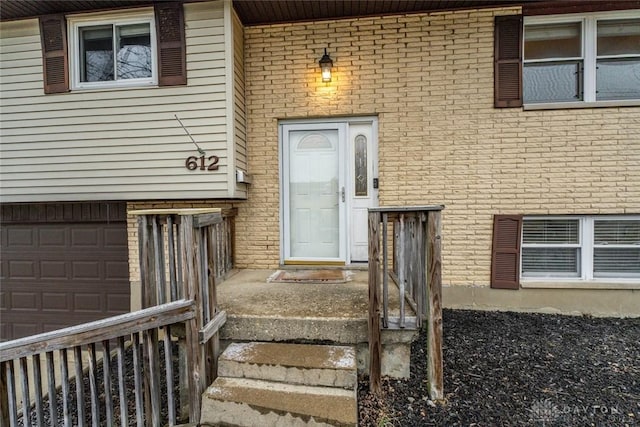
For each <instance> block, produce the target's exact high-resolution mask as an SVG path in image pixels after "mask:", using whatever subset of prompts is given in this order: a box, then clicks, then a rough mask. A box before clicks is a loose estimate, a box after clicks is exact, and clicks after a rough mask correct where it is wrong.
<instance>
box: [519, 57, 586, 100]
mask: <svg viewBox="0 0 640 427" xmlns="http://www.w3.org/2000/svg"><path fill="white" fill-rule="evenodd" d="M581 64H582V63H581V62H562V63H557V62H555V63H542V64H525V65H524V68H523V70H522V79H523V83H522V89H523V96H524V102H525V103H535V102H569V101H581V100H582V93H581V92H582V91H581V89H580V67H581Z"/></svg>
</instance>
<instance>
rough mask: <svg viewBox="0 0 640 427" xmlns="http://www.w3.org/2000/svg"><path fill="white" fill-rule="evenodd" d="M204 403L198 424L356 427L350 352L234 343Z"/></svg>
mask: <svg viewBox="0 0 640 427" xmlns="http://www.w3.org/2000/svg"><path fill="white" fill-rule="evenodd" d="M218 374H219V376H218V378H217V379H216V380H215V381H214V382H213V384H212V385H211V386H210V387H209V388H208V389H207V390H206V391H205V393H204V394H203V397H202V417H201V423H202V424H210V425H222V426H229V425H233V426H265V427H266V426H356V425H357V422H358V405H357V366H356V352H355V349H354V348H353V347H348V346H330V345H307V344H281V343H264V342H260V343H259V342H251V343H232V344H230V345H229V346H228V347H227V349H226V350H225V351H224V352H223V354H222V355H221V356H220V358H219V364H218Z"/></svg>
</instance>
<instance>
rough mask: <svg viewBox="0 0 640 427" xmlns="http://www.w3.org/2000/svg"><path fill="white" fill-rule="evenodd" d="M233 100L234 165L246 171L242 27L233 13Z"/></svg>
mask: <svg viewBox="0 0 640 427" xmlns="http://www.w3.org/2000/svg"><path fill="white" fill-rule="evenodd" d="M233 77H234V79H233V81H234V89H233V95H234V96H233V101H234V119H235V120H234V126H235V140H236V141H235V142H236V166H237V167H238V169H241V170H243V171H247V137H246V128H247V125H246V106H245V94H244V29H243V27H242V23H241V22H240V20H239V19H238V16H237V15H236V14H235V13H234V14H233Z"/></svg>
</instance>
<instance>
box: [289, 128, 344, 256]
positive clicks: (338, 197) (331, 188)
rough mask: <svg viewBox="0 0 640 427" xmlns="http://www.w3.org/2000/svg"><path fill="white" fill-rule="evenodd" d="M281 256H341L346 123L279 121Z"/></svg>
mask: <svg viewBox="0 0 640 427" xmlns="http://www.w3.org/2000/svg"><path fill="white" fill-rule="evenodd" d="M282 134H283V147H282V154H283V165H284V168H283V184H284V185H283V193H284V194H283V196H284V197H283V199H284V204H283V205H284V206H283V214H284V239H283V240H284V241H283V243H284V261H285V262H287V261H344V260H345V258H346V247H345V246H346V245H345V243H346V239H345V235H344V234H345V233H344V229H345V223H346V221H345V206H346V203H345V200H344V199H343V194H344V186H345V173H344V156H343V155H342V153H341V151H342V150H343V149H344V145H345V139H346V134H345V126H344V125H343V124H339V123H328V124H307V125H283V127H282Z"/></svg>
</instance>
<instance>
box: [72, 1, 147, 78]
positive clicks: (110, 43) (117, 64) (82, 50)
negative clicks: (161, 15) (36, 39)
mask: <svg viewBox="0 0 640 427" xmlns="http://www.w3.org/2000/svg"><path fill="white" fill-rule="evenodd" d="M69 26H70V31H69V34H70V37H69V39H70V40H69V41H70V49H69V59H70V64H71V76H72V79H71V83H72V89H88V88H108V87H121V86H144V85H156V84H157V83H158V78H157V75H156V69H157V67H156V65H155V64H156V40H155V28H154V19H153V13H152V12H149V13H142V14H141V13H136V14H127V15H122V16H121V17H120V18H111V19H109V20H107V19H104V18H102V19H101V18H95V17H94V18H93V19H91V18H86V17H84V18H82V19H70V20H69Z"/></svg>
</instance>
